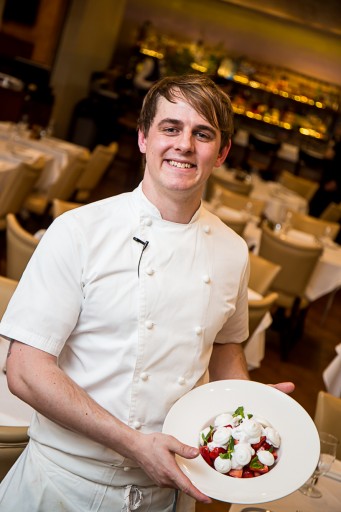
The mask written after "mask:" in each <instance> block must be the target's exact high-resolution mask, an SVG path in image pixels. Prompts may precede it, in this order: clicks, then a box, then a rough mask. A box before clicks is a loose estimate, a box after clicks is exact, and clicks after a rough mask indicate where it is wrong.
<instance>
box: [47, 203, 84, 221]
mask: <svg viewBox="0 0 341 512" xmlns="http://www.w3.org/2000/svg"><path fill="white" fill-rule="evenodd" d="M79 206H83V204H82V203H74V202H72V201H63V200H62V199H53V200H52V208H51V213H52V217H53V219H55V218H56V217H59V215H61V214H62V213H65V212H67V211H69V210H74V209H75V208H79Z"/></svg>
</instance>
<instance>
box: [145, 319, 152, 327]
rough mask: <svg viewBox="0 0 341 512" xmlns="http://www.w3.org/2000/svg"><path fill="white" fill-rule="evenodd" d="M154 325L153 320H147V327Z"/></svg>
mask: <svg viewBox="0 0 341 512" xmlns="http://www.w3.org/2000/svg"><path fill="white" fill-rule="evenodd" d="M153 325H154V324H153V322H152V321H151V320H146V323H145V326H146V327H147V329H152V328H153Z"/></svg>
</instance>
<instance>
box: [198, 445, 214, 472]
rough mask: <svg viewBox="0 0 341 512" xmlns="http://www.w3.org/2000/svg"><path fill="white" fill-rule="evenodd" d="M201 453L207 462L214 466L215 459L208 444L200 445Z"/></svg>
mask: <svg viewBox="0 0 341 512" xmlns="http://www.w3.org/2000/svg"><path fill="white" fill-rule="evenodd" d="M200 454H201V456H202V458H203V459H204V460H205V461H206V462H207V464H209V465H210V466H212V467H213V461H212V459H211V457H210V450H209V449H208V446H200Z"/></svg>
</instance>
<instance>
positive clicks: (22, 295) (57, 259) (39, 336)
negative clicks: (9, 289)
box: [0, 216, 85, 356]
mask: <svg viewBox="0 0 341 512" xmlns="http://www.w3.org/2000/svg"><path fill="white" fill-rule="evenodd" d="M65 217H67V216H65ZM84 265H85V258H84V242H83V240H82V236H81V234H80V232H79V230H78V229H77V228H76V226H75V225H74V223H73V219H72V218H69V219H68V222H65V219H64V216H62V217H58V218H57V219H56V220H55V221H54V222H53V223H52V225H51V226H50V227H49V229H48V230H47V231H46V233H45V234H44V236H43V237H42V239H41V241H40V242H39V244H38V246H37V248H36V250H35V252H34V253H33V256H32V258H31V260H30V261H29V263H28V265H27V267H26V270H25V271H24V273H23V276H22V278H21V280H20V282H19V284H18V286H17V289H16V291H15V293H14V294H13V297H12V299H11V301H10V303H9V305H8V308H7V310H6V312H5V314H4V316H3V319H2V322H1V325H0V328H1V333H2V335H3V336H7V337H9V338H13V339H16V340H18V341H21V342H23V343H26V344H28V345H31V346H33V347H36V348H39V349H41V350H44V351H46V352H48V353H51V354H53V355H56V356H58V355H59V353H60V351H61V349H62V348H63V346H64V343H65V341H66V340H67V338H68V337H69V335H70V333H71V332H72V330H73V328H74V326H75V325H76V323H77V319H78V316H79V313H80V310H81V307H82V298H83V297H82V286H81V282H82V271H83V268H84Z"/></svg>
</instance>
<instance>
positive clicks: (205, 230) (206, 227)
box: [204, 225, 211, 234]
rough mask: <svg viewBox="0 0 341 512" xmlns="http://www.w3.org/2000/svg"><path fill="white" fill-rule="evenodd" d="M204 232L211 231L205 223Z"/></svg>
mask: <svg viewBox="0 0 341 512" xmlns="http://www.w3.org/2000/svg"><path fill="white" fill-rule="evenodd" d="M204 232H205V233H207V234H208V233H210V232H211V228H210V226H207V225H206V226H204Z"/></svg>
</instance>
